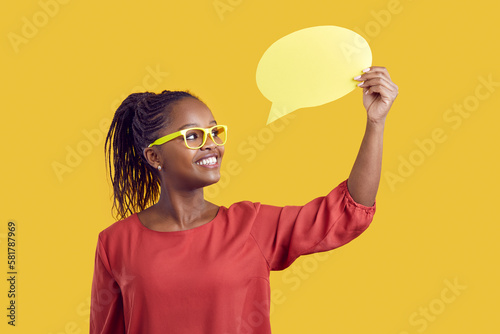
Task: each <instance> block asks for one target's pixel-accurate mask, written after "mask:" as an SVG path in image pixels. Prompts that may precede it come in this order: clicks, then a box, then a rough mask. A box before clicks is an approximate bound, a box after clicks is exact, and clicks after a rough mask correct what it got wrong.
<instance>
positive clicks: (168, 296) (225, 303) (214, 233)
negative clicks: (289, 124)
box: [90, 66, 398, 334]
mask: <svg viewBox="0 0 500 334" xmlns="http://www.w3.org/2000/svg"><path fill="white" fill-rule="evenodd" d="M354 79H355V80H358V81H360V84H359V86H360V87H362V88H363V91H364V94H363V104H364V107H365V108H366V111H367V122H366V131H365V135H364V137H363V141H362V143H361V147H360V150H359V153H358V156H357V158H356V161H355V163H354V166H353V168H352V171H351V173H350V175H349V178H348V179H346V180H345V181H343V182H342V183H340V184H339V185H338V186H337V187H335V188H334V189H333V190H332V191H331V192H330V193H329V194H328V195H326V196H324V197H318V198H316V199H314V200H312V201H311V202H309V203H307V204H305V205H304V206H285V207H276V206H271V205H264V204H260V203H252V202H249V201H243V202H238V203H234V204H232V205H231V206H230V207H229V208H226V207H224V206H220V207H219V206H217V205H216V204H213V203H210V202H208V201H206V200H205V199H204V197H203V188H204V187H206V186H208V185H211V184H213V183H215V182H217V181H218V180H219V178H220V165H221V161H222V157H223V156H224V143H225V142H226V134H227V127H226V126H225V125H219V124H217V122H216V120H215V118H214V117H213V115H212V113H211V112H210V109H209V108H208V107H207V106H206V105H205V104H204V103H203V102H201V101H200V100H199V99H198V98H196V97H195V96H193V95H191V94H189V93H187V92H178V91H174V92H171V91H163V92H162V93H161V94H154V93H149V92H148V93H136V94H131V95H130V96H128V97H127V98H126V99H125V100H124V101H123V103H122V104H121V105H120V107H119V108H118V110H117V111H116V114H115V116H114V119H113V122H112V124H111V128H110V130H109V133H108V136H107V138H106V144H105V147H106V148H105V150H106V152H107V155H108V161H109V164H110V176H111V179H112V183H113V188H114V205H113V207H114V208H115V209H116V211H117V213H118V218H120V219H121V220H119V221H117V222H116V223H114V224H112V225H111V226H109V227H108V228H106V229H105V230H103V231H102V232H100V233H99V237H98V242H97V249H96V257H95V269H94V277H93V282H92V298H91V314H90V333H92V334H94V333H100V334H102V333H129V334H160V333H161V334H164V333H172V334H184V333H185V334H202V333H203V334H248V333H254V334H269V333H271V326H270V320H269V307H270V286H269V273H270V271H271V270H283V269H285V268H287V267H288V266H290V264H291V263H292V262H293V261H295V259H297V258H298V257H299V256H301V255H305V254H311V253H315V252H323V251H327V250H331V249H334V248H337V247H339V246H342V245H344V244H346V243H347V242H349V241H351V240H352V239H354V238H356V237H357V236H358V235H360V234H361V233H362V232H363V231H364V230H365V229H366V228H367V227H368V225H369V224H370V223H371V221H372V219H373V215H374V213H375V196H376V193H377V189H378V185H379V180H380V173H381V163H382V139H383V131H384V125H385V119H386V116H387V114H388V112H389V109H390V107H391V105H392V103H393V101H394V99H395V98H396V96H397V94H398V87H397V86H396V85H395V84H394V83H393V82H392V81H391V78H390V76H389V74H388V72H387V70H386V69H385V68H384V67H377V66H373V67H371V68H369V69H366V70H364V73H363V74H362V75H360V76H358V77H356V78H354ZM111 156H112V158H113V163H112V162H111ZM111 165H112V166H111ZM111 167H113V168H111ZM112 170H113V171H112Z"/></svg>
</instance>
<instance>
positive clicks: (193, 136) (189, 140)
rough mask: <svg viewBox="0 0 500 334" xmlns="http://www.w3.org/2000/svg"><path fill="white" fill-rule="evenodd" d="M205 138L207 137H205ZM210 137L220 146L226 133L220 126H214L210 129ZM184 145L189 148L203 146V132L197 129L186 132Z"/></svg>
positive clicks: (224, 139)
mask: <svg viewBox="0 0 500 334" xmlns="http://www.w3.org/2000/svg"><path fill="white" fill-rule="evenodd" d="M207 137H209V136H208V135H207ZM212 137H213V139H214V142H215V143H216V144H217V145H222V144H224V142H225V141H226V131H225V130H224V128H223V127H222V126H216V127H214V128H213V129H212ZM207 140H208V138H207ZM186 144H187V145H188V147H190V148H198V147H201V146H202V145H203V131H202V130H199V129H193V130H189V131H187V132H186Z"/></svg>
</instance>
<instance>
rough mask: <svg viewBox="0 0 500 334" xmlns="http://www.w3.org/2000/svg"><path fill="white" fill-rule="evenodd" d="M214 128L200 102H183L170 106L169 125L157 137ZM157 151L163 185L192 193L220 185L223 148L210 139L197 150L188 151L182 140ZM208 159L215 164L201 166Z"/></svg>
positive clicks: (212, 120) (210, 115)
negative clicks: (197, 128)
mask: <svg viewBox="0 0 500 334" xmlns="http://www.w3.org/2000/svg"><path fill="white" fill-rule="evenodd" d="M216 124H217V123H216V121H215V119H214V117H213V115H212V112H211V111H210V109H208V107H207V106H206V105H205V104H204V103H203V102H201V101H199V100H197V99H194V98H189V97H188V98H183V99H181V100H179V101H176V102H175V103H174V105H173V106H172V108H171V113H170V122H169V124H168V125H167V126H166V127H165V128H164V129H163V130H162V131H160V134H159V137H161V136H165V135H168V134H170V133H174V132H177V131H179V130H183V129H187V128H192V127H199V128H210V127H212V126H214V125H216ZM156 148H157V151H158V157H159V159H160V162H161V168H162V169H161V171H160V175H162V182H166V183H168V184H170V185H172V186H174V187H175V188H176V189H188V190H193V189H196V188H202V187H206V186H209V185H211V184H214V183H216V182H217V181H219V179H220V166H221V162H222V156H223V155H224V146H217V145H216V144H215V143H214V142H213V141H212V139H211V138H210V136H207V140H206V142H205V144H204V145H203V146H202V147H200V148H199V149H194V150H193V149H189V148H187V147H186V145H185V143H184V138H183V136H180V137H177V138H175V139H173V140H171V141H169V142H167V143H165V144H163V145H160V146H156ZM210 157H213V158H215V159H216V162H215V163H209V164H206V162H207V161H205V164H201V162H202V161H203V160H204V159H206V158H210ZM211 160H212V161H213V159H211ZM208 161H210V160H208Z"/></svg>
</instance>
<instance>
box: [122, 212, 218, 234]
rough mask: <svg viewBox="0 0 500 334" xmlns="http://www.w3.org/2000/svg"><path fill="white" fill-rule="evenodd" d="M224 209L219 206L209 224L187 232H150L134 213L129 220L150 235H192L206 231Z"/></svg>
mask: <svg viewBox="0 0 500 334" xmlns="http://www.w3.org/2000/svg"><path fill="white" fill-rule="evenodd" d="M225 209H226V208H225V207H223V206H219V209H218V210H217V214H216V215H215V217H214V218H213V219H212V220H210V221H209V222H206V223H205V224H203V225H200V226H196V227H193V228H190V229H187V230H182V231H156V230H152V229H150V228H149V227H146V226H145V225H144V224H143V223H142V222H141V220H140V219H139V215H138V214H137V212H136V213H134V214H133V215H132V216H131V218H132V221H133V222H134V223H135V224H137V225H139V227H140V228H141V229H142V230H146V231H149V232H152V233H160V234H164V235H182V234H189V233H194V232H197V231H200V230H203V229H206V228H207V226H211V225H213V224H214V222H215V221H216V220H218V218H219V216H220V215H221V214H222V211H223V210H225Z"/></svg>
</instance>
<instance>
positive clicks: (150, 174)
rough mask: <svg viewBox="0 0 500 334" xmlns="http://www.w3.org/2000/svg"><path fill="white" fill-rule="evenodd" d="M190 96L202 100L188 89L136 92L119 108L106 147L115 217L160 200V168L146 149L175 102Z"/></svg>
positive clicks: (131, 212)
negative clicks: (147, 156)
mask: <svg viewBox="0 0 500 334" xmlns="http://www.w3.org/2000/svg"><path fill="white" fill-rule="evenodd" d="M186 97H191V98H195V99H198V100H200V99H199V98H198V97H197V96H195V95H193V94H191V93H189V92H188V91H168V90H164V91H162V92H161V93H160V94H155V93H151V92H145V93H134V94H130V95H129V96H128V97H127V98H126V99H125V100H124V101H123V102H122V104H121V105H120V106H119V107H118V109H117V110H116V112H115V115H114V117H113V121H112V122H111V126H110V129H109V132H108V135H107V137H106V142H105V148H104V151H105V154H106V155H107V165H108V166H109V175H110V178H111V182H112V184H113V195H114V196H113V207H112V210H116V213H117V214H116V215H115V218H117V219H123V218H125V217H126V216H127V215H129V214H133V213H134V212H137V211H139V210H144V209H145V208H147V207H148V206H149V205H151V204H154V202H156V201H157V200H158V198H159V196H160V177H159V174H158V170H156V169H155V168H153V167H152V166H151V165H150V164H149V163H148V162H147V160H146V158H145V157H144V154H143V150H144V149H145V148H146V147H147V146H148V145H149V144H150V143H152V142H153V141H154V140H156V139H157V138H158V133H159V131H160V130H161V129H162V128H163V127H164V126H165V125H166V124H168V122H169V121H170V117H169V114H170V111H171V107H172V106H173V103H174V102H176V101H178V100H180V99H182V98H186ZM200 101H201V100H200ZM112 160H113V162H112ZM111 167H113V171H112V168H111Z"/></svg>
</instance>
